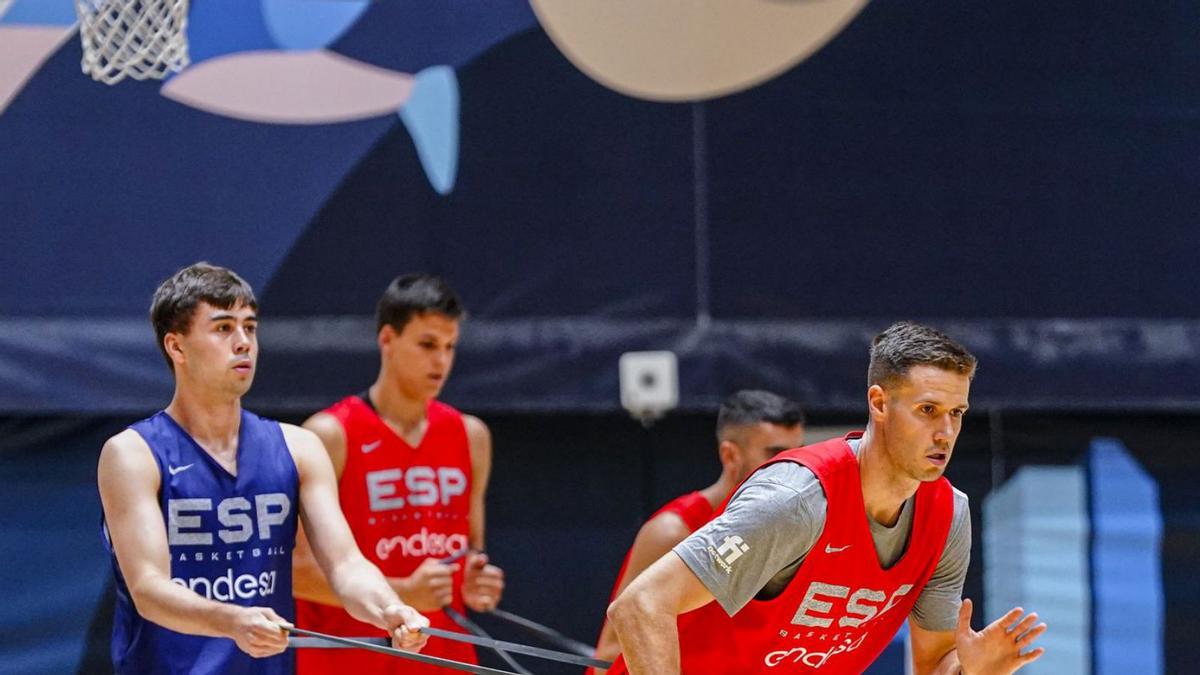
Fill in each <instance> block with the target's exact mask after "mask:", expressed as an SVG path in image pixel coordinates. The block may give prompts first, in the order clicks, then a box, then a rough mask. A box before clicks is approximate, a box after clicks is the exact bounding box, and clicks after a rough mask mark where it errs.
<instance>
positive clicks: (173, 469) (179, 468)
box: [167, 462, 196, 476]
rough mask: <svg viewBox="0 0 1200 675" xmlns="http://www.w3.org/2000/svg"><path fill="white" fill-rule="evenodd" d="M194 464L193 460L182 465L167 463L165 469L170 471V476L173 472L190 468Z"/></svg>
mask: <svg viewBox="0 0 1200 675" xmlns="http://www.w3.org/2000/svg"><path fill="white" fill-rule="evenodd" d="M195 465H196V463H195V462H192V463H191V464H184V465H183V466H170V465H168V466H167V471H168V472H170V474H171V475H172V476H174V475H175V474H177V473H179V472H180V471H187V470H188V469H190V468H192V467H193V466H195Z"/></svg>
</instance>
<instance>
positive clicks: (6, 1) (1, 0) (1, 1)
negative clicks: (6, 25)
mask: <svg viewBox="0 0 1200 675" xmlns="http://www.w3.org/2000/svg"><path fill="white" fill-rule="evenodd" d="M11 4H12V0H0V17H3V16H4V13H5V12H7V11H8V6H9V5H11Z"/></svg>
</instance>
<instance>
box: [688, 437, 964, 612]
mask: <svg viewBox="0 0 1200 675" xmlns="http://www.w3.org/2000/svg"><path fill="white" fill-rule="evenodd" d="M858 448H859V442H858V440H852V441H850V449H851V450H852V451H853V452H854V454H855V455H857V454H858ZM827 509H828V502H827V501H826V498H825V491H824V490H823V489H822V488H821V482H820V481H819V480H817V476H816V474H814V473H813V472H812V471H810V470H809V469H808V468H806V467H804V466H802V465H800V464H797V463H796V462H779V463H778V464H772V465H771V466H768V467H766V468H764V469H762V470H760V471H757V472H755V473H754V474H753V475H752V476H750V478H749V479H747V480H746V482H745V483H743V484H742V486H741V487H740V488H738V490H737V491H736V492H734V495H733V498H732V499H730V500H729V506H728V507H727V508H726V509H725V512H724V513H722V514H721V515H720V516H719V517H717V518H715V519H713V520H712V521H710V522H709V523H708V524H706V525H705V526H704V527H702V528H700V529H699V530H696V531H695V532H694V533H692V535H691V536H689V537H688V538H687V539H685V540H683V541H682V542H680V544H679V545H678V546H676V547H675V549H674V551H675V554H676V555H678V556H679V557H680V558H681V559H682V560H683V562H684V563H685V564H686V565H687V566H688V567H689V568H691V570H692V572H693V573H695V575H696V576H697V577H698V578H699V579H700V581H701V582H702V583H703V584H704V585H705V587H707V588H708V590H709V592H711V593H712V594H713V596H714V597H715V598H716V600H717V602H718V603H720V605H721V607H722V608H723V609H724V610H725V612H726V613H728V614H730V615H733V614H734V613H736V612H737V611H738V610H740V609H741V608H742V607H744V606H745V605H746V603H748V602H750V600H751V599H753V598H759V599H770V598H774V597H776V596H778V595H779V594H780V593H782V592H783V590H784V588H786V587H787V585H788V583H789V582H791V580H792V577H794V576H795V575H796V571H797V570H798V569H799V568H800V564H801V563H803V562H804V558H805V557H806V556H807V555H808V552H809V550H810V549H812V547H813V545H814V544H816V542H817V538H818V537H820V536H821V531H822V530H823V529H824V527H825V513H826V510H827ZM912 515H913V498H910V499H909V500H908V501H906V502H905V503H904V505H903V506H902V507H901V511H900V518H899V520H898V521H897V522H896V524H895V525H894V526H892V527H885V526H883V525H880V524H879V523H876V522H875V521H873V520H870V517H869V516H868V525H869V526H870V528H871V538H872V539H873V540H874V541H875V552H876V554H877V555H878V557H879V562H880V564H881V565H882V566H883V567H885V568H887V567H890V566H891V565H892V564H894V563H895V562H896V561H897V560H899V558H900V556H901V555H903V554H904V550H905V548H906V547H907V545H908V537H909V533H910V532H911V531H912ZM733 537H740V541H741V546H739V548H741V549H742V550H743V551H744V552H743V553H742V554H741V555H738V556H737V557H738V560H737V564H736V565H731V564H725V563H724V561H718V560H716V559H715V558H714V556H713V555H711V554H710V553H709V551H710V550H719V549H722V547H723V546H724V547H726V548H728V546H729V543H728V542H730V541H738V540H737V539H731V538H733ZM727 559H728V556H727V557H726V560H727ZM970 559H971V516H970V507H969V504H968V503H967V496H966V495H965V494H963V493H962V492H959V491H958V490H957V489H955V490H954V517H953V519H952V520H951V523H950V532H949V534H948V535H947V537H946V546H945V548H944V549H943V551H942V557H941V558H940V559H939V560H938V564H937V568H936V569H935V570H934V572H933V576H932V577H931V578H930V579H929V583H928V584H927V585H926V586H925V588H924V590H922V591H921V595H920V596H918V598H917V602H916V605H915V606H914V607H913V611H912V616H913V618H914V619H915V620H916V622H917V623H918V624H919V625H920V626H921V627H922V628H924V629H926V630H933V631H945V630H953V629H954V627H955V625H956V624H957V622H958V607H959V603H960V602H961V598H962V588H963V581H964V579H966V576H967V565H968V563H969V562H970Z"/></svg>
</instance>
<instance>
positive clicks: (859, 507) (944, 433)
mask: <svg viewBox="0 0 1200 675" xmlns="http://www.w3.org/2000/svg"><path fill="white" fill-rule="evenodd" d="M974 374H975V357H974V356H972V355H971V354H970V353H969V352H968V351H967V350H966V349H964V348H963V347H962V346H961V345H959V344H957V343H956V342H954V341H953V340H951V339H950V338H948V337H946V336H945V335H943V334H942V333H940V332H938V331H936V330H933V329H931V328H927V327H925V326H921V325H918V324H915V323H909V322H904V323H898V324H896V325H893V326H892V327H890V328H888V329H887V330H885V331H884V332H882V333H881V334H879V335H878V336H877V337H876V338H875V340H874V341H873V343H872V346H871V364H870V367H869V368H868V378H869V383H868V385H869V386H868V389H867V408H868V412H869V415H870V421H869V424H868V426H867V430H866V431H865V432H855V433H851V434H848V435H847V436H846V438H844V439H835V440H832V441H826V442H824V443H818V444H816V445H813V446H808V447H804V448H797V449H795V450H789V451H786V452H783V453H780V454H779V455H777V456H776V457H775V458H774V459H772V460H771V461H769V462H767V463H766V464H765V465H763V466H762V467H761V468H759V469H758V470H757V471H755V472H754V473H753V474H752V475H751V476H750V478H748V479H747V480H746V481H745V482H744V483H743V484H742V485H741V486H740V487H739V488H738V489H737V490H736V491H735V492H734V494H733V497H731V498H730V501H729V503H728V504H727V506H726V507H725V509H724V510H723V511H721V512H720V513H719V514H718V515H717V516H716V517H715V518H714V519H713V520H711V521H709V523H708V524H707V525H705V526H704V527H702V528H701V529H699V530H697V531H696V532H695V533H694V534H693V535H692V536H690V537H688V538H687V539H685V540H684V541H683V543H681V544H679V545H678V546H676V547H675V548H674V550H673V551H672V553H669V554H667V555H664V556H663V557H662V558H660V559H659V560H658V561H656V562H655V563H654V564H653V565H651V566H650V567H649V568H648V569H647V570H646V571H645V572H644V573H643V574H642V575H641V576H639V577H638V578H637V579H636V580H634V582H633V583H632V584H630V586H629V588H627V589H626V590H625V592H624V593H622V594H621V595H620V596H619V597H618V598H617V600H616V601H615V602H614V603H613V604H612V605H611V606H610V607H609V619H610V620H611V621H612V622H613V624H614V625H615V627H616V631H617V635H618V637H619V639H620V642H621V648H622V652H623V654H622V657H621V659H618V662H617V663H616V664H614V667H613V668H612V669H611V670H610V671H609V672H610V673H623V672H632V673H654V674H655V675H659V674H668V673H679V672H681V668H682V672H685V673H718V672H720V673H727V672H728V673H732V672H736V673H781V672H782V673H791V672H805V673H807V672H811V671H813V670H816V669H821V671H820V672H823V673H860V672H862V671H863V670H864V669H866V668H867V666H868V665H869V664H870V663H871V662H872V661H874V660H875V658H876V657H878V655H879V654H880V652H882V651H883V649H884V647H886V646H887V644H888V643H889V642H890V641H891V639H892V637H893V636H894V635H895V634H896V632H897V631H898V630H899V629H900V627H901V625H902V623H903V621H904V619H905V618H910V619H911V621H910V626H911V629H912V632H911V636H912V656H913V665H914V672H916V673H968V674H969V675H977V674H993V673H1011V672H1014V671H1016V670H1018V669H1020V668H1021V667H1023V666H1024V665H1026V664H1028V663H1030V662H1032V661H1034V660H1036V659H1037V658H1038V657H1040V656H1041V654H1042V652H1043V650H1042V649H1041V648H1040V647H1039V648H1034V649H1029V648H1030V647H1032V644H1033V642H1034V641H1035V640H1036V639H1037V637H1038V636H1039V635H1041V634H1042V633H1043V632H1044V631H1045V624H1037V623H1036V622H1037V615H1036V614H1029V615H1027V616H1025V617H1024V618H1022V615H1023V613H1024V612H1023V611H1022V610H1021V609H1019V608H1017V609H1013V610H1012V611H1010V612H1008V613H1007V614H1005V615H1004V616H1003V617H1001V618H1000V619H998V620H997V621H995V622H994V623H992V624H990V625H989V626H987V627H986V628H985V629H984V630H983V631H981V632H976V631H974V630H972V629H971V625H970V621H971V601H970V600H962V601H960V598H961V595H962V586H963V579H964V577H965V576H966V570H967V562H968V556H969V554H970V543H971V530H970V515H969V511H968V504H967V498H966V495H964V494H962V493H961V492H959V491H957V490H955V489H954V488H953V487H951V485H950V483H949V482H948V481H947V480H946V479H945V478H944V477H943V476H942V473H943V471H945V468H946V464H947V463H948V462H949V461H950V457H951V454H952V453H953V451H954V442H955V440H956V439H957V438H958V434H959V431H960V430H961V428H962V418H963V415H964V414H965V413H966V411H967V407H968V402H967V398H968V393H969V390H970V385H971V379H972V377H973V376H974ZM713 600H716V602H713ZM1035 624H1036V625H1035ZM626 660H627V662H628V663H627V664H626V662H625V661H626Z"/></svg>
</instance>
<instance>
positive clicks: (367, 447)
mask: <svg viewBox="0 0 1200 675" xmlns="http://www.w3.org/2000/svg"><path fill="white" fill-rule="evenodd" d="M382 443H383V441H375V442H374V443H363V444H362V451H363V454H364V455H365V454H367V453H368V452H371V451H372V450H374V449H375V448H378V447H379V446H380V444H382Z"/></svg>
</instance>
